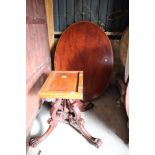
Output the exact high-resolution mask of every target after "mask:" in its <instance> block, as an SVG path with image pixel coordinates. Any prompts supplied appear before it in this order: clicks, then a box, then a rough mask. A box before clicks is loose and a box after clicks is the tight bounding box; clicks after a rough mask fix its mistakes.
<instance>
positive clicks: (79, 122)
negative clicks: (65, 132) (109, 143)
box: [29, 71, 102, 148]
mask: <svg viewBox="0 0 155 155" xmlns="http://www.w3.org/2000/svg"><path fill="white" fill-rule="evenodd" d="M39 96H40V98H41V99H43V100H49V99H53V98H55V99H56V101H55V102H54V103H53V102H52V103H51V110H50V115H51V118H50V119H49V120H48V124H49V127H48V129H47V131H46V132H45V133H44V134H43V135H42V136H40V137H36V138H31V139H30V142H29V145H30V146H33V147H35V146H37V145H38V144H39V143H40V142H42V141H43V140H44V139H45V138H46V137H47V136H48V135H49V134H50V133H51V132H52V130H53V129H54V127H56V126H57V124H58V122H63V123H67V124H69V125H71V126H72V127H74V128H75V129H76V130H77V131H78V132H80V133H81V134H82V135H83V136H84V137H85V138H86V139H87V140H88V141H89V142H90V143H91V144H93V145H95V146H96V147H97V148H98V147H100V146H101V144H102V141H101V140H100V139H99V138H94V137H92V136H91V135H90V134H89V133H88V132H87V130H86V129H85V127H84V119H83V118H81V114H80V110H79V105H80V104H81V101H80V100H82V99H83V71H52V72H51V73H50V74H49V76H48V78H47V80H46V81H45V83H44V84H43V86H42V87H41V89H40V91H39Z"/></svg>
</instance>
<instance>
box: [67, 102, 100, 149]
mask: <svg viewBox="0 0 155 155" xmlns="http://www.w3.org/2000/svg"><path fill="white" fill-rule="evenodd" d="M69 102H70V101H69ZM70 111H72V112H74V114H75V116H74V117H72V116H70V119H69V123H70V125H71V126H73V127H74V128H75V129H76V130H78V131H79V132H80V133H81V134H82V135H83V136H84V137H85V138H86V139H87V140H88V141H89V142H90V143H91V144H93V145H95V146H96V147H97V148H99V147H100V146H101V145H102V141H101V139H99V138H94V137H92V136H91V135H90V134H89V133H88V132H87V130H86V129H85V127H84V119H83V118H81V114H80V110H79V108H78V102H76V101H75V102H74V103H70Z"/></svg>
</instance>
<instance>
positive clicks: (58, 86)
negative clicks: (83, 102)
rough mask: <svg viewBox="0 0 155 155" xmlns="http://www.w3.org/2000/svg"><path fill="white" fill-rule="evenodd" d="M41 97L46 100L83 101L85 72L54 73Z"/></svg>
mask: <svg viewBox="0 0 155 155" xmlns="http://www.w3.org/2000/svg"><path fill="white" fill-rule="evenodd" d="M39 96H40V98H44V99H51V98H63V99H83V71H52V72H51V73H50V74H49V76H48V78H47V79H46V81H45V83H44V84H43V86H42V87H41V89H40V91H39Z"/></svg>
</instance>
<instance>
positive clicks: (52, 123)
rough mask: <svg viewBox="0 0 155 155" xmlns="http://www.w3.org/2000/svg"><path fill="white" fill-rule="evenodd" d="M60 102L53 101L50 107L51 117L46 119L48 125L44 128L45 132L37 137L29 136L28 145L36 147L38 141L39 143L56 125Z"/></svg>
mask: <svg viewBox="0 0 155 155" xmlns="http://www.w3.org/2000/svg"><path fill="white" fill-rule="evenodd" d="M59 107H60V104H57V103H53V106H52V108H51V112H50V113H51V118H50V119H49V120H48V124H49V127H48V129H47V130H46V132H45V133H44V134H43V135H41V136H39V137H35V138H33V137H32V138H31V139H30V141H29V145H30V146H32V147H36V146H37V145H38V144H39V143H41V142H42V141H43V140H44V139H46V138H47V137H48V136H49V134H50V133H51V132H52V131H53V129H54V127H56V125H57V123H58V120H57V119H56V118H57V111H58V110H59Z"/></svg>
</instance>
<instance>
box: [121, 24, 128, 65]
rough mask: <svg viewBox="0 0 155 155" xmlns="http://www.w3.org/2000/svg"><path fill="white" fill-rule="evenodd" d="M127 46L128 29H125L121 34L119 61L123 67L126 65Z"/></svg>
mask: <svg viewBox="0 0 155 155" xmlns="http://www.w3.org/2000/svg"><path fill="white" fill-rule="evenodd" d="M128 45H129V27H127V28H126V30H125V31H124V32H123V35H122V38H121V41H120V59H121V62H122V64H123V66H125V64H126V58H127V52H128Z"/></svg>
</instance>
